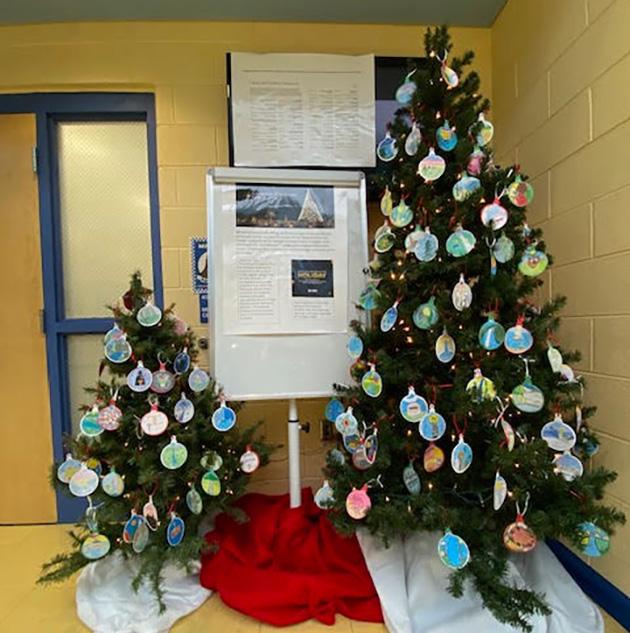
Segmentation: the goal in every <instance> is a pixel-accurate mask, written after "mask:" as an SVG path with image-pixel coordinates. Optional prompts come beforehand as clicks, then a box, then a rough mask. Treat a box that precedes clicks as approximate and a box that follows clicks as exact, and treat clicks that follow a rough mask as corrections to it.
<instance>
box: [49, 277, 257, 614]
mask: <svg viewBox="0 0 630 633" xmlns="http://www.w3.org/2000/svg"><path fill="white" fill-rule="evenodd" d="M151 294H152V293H151V291H150V290H149V289H147V288H144V287H143V286H142V281H141V278H140V275H139V273H136V274H134V275H133V277H132V280H131V287H130V289H129V291H128V292H127V293H126V294H125V295H124V297H123V299H122V301H120V302H119V304H118V305H117V306H115V307H113V308H112V311H113V314H114V320H115V325H114V327H113V329H112V330H110V331H109V332H108V333H107V334H106V336H105V359H104V360H103V362H102V364H101V371H100V372H99V375H101V376H102V375H103V370H104V369H105V368H107V370H108V372H109V374H110V376H111V380H110V381H109V382H105V381H104V380H103V379H101V380H99V382H98V384H97V385H96V387H95V388H89V389H86V392H87V393H88V394H90V396H91V397H92V400H93V402H94V405H93V406H90V407H85V409H84V412H83V417H82V418H81V422H80V433H79V435H77V437H76V438H68V447H69V453H68V455H67V457H66V459H65V461H64V462H62V463H61V464H57V465H55V467H54V472H53V474H52V478H53V481H54V483H55V484H56V485H58V486H60V487H62V488H63V490H64V491H67V492H68V494H73V495H75V496H78V497H86V498H87V500H88V504H89V505H88V508H87V510H86V513H85V517H84V519H83V521H82V522H81V523H80V524H79V525H78V526H77V528H78V530H77V531H73V532H71V536H72V539H73V544H74V550H73V551H72V552H71V553H67V554H62V555H58V556H56V557H55V558H53V559H52V560H51V561H50V562H49V563H47V564H46V565H44V570H43V575H42V577H41V578H40V582H52V581H62V580H64V579H65V578H67V577H69V576H70V575H72V574H73V573H74V572H76V571H77V570H79V569H81V568H82V567H83V566H84V565H86V564H87V563H89V562H90V561H92V560H96V559H99V558H102V557H104V556H107V555H110V554H112V553H114V552H121V553H122V554H123V555H124V556H125V557H138V559H139V561H140V566H139V572H138V575H137V576H136V577H135V579H134V586H135V587H136V588H137V587H139V585H140V583H141V582H142V581H143V580H144V579H145V578H146V579H148V580H149V581H150V583H151V585H152V587H153V589H154V591H155V593H156V596H157V598H158V600H159V601H160V606H161V607H163V603H162V593H161V588H160V579H161V571H162V569H163V567H164V565H166V564H167V563H175V564H177V565H179V566H183V567H186V566H188V565H190V563H191V562H194V561H198V560H199V557H200V552H201V549H202V546H203V545H204V540H203V538H202V535H201V534H200V530H199V528H200V523H201V521H202V520H203V519H204V517H208V516H210V517H211V516H213V515H215V514H216V513H219V512H223V511H225V512H235V510H234V509H233V508H231V504H232V503H233V502H234V501H235V500H236V499H237V498H238V497H239V496H240V495H241V494H243V492H244V490H245V488H246V486H247V480H248V476H249V473H252V472H253V471H254V470H256V468H257V467H258V466H259V465H260V464H261V463H263V464H264V463H266V462H267V461H268V455H269V448H268V447H267V445H266V444H265V443H264V442H263V441H262V440H255V439H254V434H255V432H256V427H250V428H249V429H247V430H246V431H244V432H243V433H240V432H239V431H238V430H237V428H236V426H235V422H236V411H237V410H238V407H237V406H235V405H230V406H227V405H226V403H225V400H224V397H223V394H222V393H221V392H220V390H218V389H217V387H216V385H215V383H214V382H213V381H212V380H211V379H210V377H209V376H208V374H206V372H205V371H203V370H202V369H200V368H198V367H197V366H196V364H195V361H196V359H197V356H198V349H197V345H196V342H195V338H194V335H193V333H192V332H191V330H190V329H189V328H188V327H187V326H186V324H185V323H184V322H183V321H182V320H181V319H179V318H178V317H177V316H176V315H175V313H174V311H173V306H171V307H170V308H168V309H166V310H164V312H163V313H162V312H161V311H160V309H159V308H158V307H157V306H155V305H153V304H152V303H151V302H150V300H149V299H150V296H151Z"/></svg>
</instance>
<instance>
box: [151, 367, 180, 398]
mask: <svg viewBox="0 0 630 633" xmlns="http://www.w3.org/2000/svg"><path fill="white" fill-rule="evenodd" d="M174 386H175V376H174V375H173V374H171V372H170V371H168V369H166V364H165V363H163V362H162V361H160V367H159V369H158V370H157V371H154V372H153V377H152V379H151V391H153V392H155V393H160V394H162V393H168V392H169V391H170V390H171V389H172V388H173V387H174Z"/></svg>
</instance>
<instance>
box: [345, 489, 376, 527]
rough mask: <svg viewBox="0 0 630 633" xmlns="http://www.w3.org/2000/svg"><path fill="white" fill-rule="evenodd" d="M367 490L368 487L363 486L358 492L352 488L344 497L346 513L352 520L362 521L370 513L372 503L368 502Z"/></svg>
mask: <svg viewBox="0 0 630 633" xmlns="http://www.w3.org/2000/svg"><path fill="white" fill-rule="evenodd" d="M367 490H368V487H367V485H365V484H364V485H363V486H362V487H361V488H359V490H357V489H356V488H353V489H352V492H350V493H349V494H348V496H347V497H346V512H347V513H348V515H349V516H350V517H351V518H352V519H356V520H360V519H363V518H365V517H366V516H367V513H368V512H369V511H370V509H371V507H372V501H370V497H369V496H368V493H367Z"/></svg>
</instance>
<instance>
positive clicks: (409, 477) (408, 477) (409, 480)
mask: <svg viewBox="0 0 630 633" xmlns="http://www.w3.org/2000/svg"><path fill="white" fill-rule="evenodd" d="M403 483H404V484H405V488H407V490H408V491H409V494H412V495H414V496H415V495H419V494H420V490H421V489H422V484H421V482H420V477H419V476H418V473H417V472H416V469H415V468H414V467H413V463H412V462H409V463H408V464H407V465H406V466H405V468H404V469H403Z"/></svg>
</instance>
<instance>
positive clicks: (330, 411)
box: [324, 398, 343, 423]
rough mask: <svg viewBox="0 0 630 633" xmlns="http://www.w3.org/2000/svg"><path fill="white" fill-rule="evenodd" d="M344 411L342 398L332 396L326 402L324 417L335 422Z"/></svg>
mask: <svg viewBox="0 0 630 633" xmlns="http://www.w3.org/2000/svg"><path fill="white" fill-rule="evenodd" d="M342 413H343V404H342V403H341V400H338V399H337V398H331V399H330V400H329V401H328V403H327V404H326V409H325V410H324V417H325V418H326V419H327V420H328V421H329V422H333V423H334V422H335V421H336V420H337V418H338V417H339V416H340V415H341V414H342Z"/></svg>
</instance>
